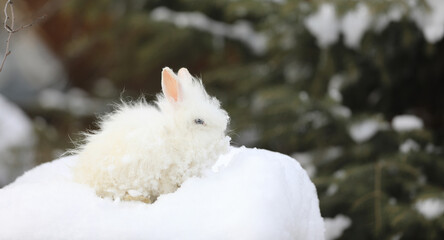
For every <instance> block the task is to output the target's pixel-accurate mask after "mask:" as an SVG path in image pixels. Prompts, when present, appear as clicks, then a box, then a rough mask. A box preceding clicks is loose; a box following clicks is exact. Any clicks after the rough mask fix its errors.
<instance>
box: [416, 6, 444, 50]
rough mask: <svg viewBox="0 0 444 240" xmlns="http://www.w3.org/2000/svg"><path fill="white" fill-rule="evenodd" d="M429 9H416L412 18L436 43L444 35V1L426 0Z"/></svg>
mask: <svg viewBox="0 0 444 240" xmlns="http://www.w3.org/2000/svg"><path fill="white" fill-rule="evenodd" d="M426 2H427V4H428V5H429V9H414V10H413V12H412V16H411V17H412V19H413V20H414V21H415V22H416V24H417V25H418V27H419V28H420V29H421V30H422V32H423V34H424V36H425V38H426V39H427V41H428V42H430V43H436V42H438V41H439V40H441V39H442V37H443V35H444V1H443V0H426Z"/></svg>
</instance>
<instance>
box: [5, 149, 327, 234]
mask: <svg viewBox="0 0 444 240" xmlns="http://www.w3.org/2000/svg"><path fill="white" fill-rule="evenodd" d="M76 161H77V157H76V156H71V157H65V158H61V159H59V160H55V161H53V162H51V163H46V164H43V165H41V166H39V167H37V168H35V169H34V170H32V171H29V172H27V173H26V174H25V175H24V176H22V177H20V178H19V179H17V180H16V181H15V182H14V183H12V184H10V185H9V186H6V187H5V188H3V189H0V212H1V213H2V214H1V215H0V226H2V231H0V239H141V238H142V239H143V238H149V239H324V225H323V220H322V217H321V215H320V211H319V202H318V197H317V194H316V188H315V186H314V185H313V183H312V182H311V181H310V179H309V177H308V176H307V174H306V172H305V171H304V170H303V169H302V168H301V166H300V165H299V163H297V162H296V161H295V160H294V159H292V158H290V157H288V156H285V155H282V154H279V153H275V152H270V151H266V150H260V149H248V148H244V147H242V148H232V149H231V151H230V152H229V153H228V154H226V155H224V156H221V157H220V158H219V160H218V162H217V163H216V164H215V166H214V167H213V168H212V170H208V171H207V172H206V173H205V174H204V176H202V177H200V178H197V177H195V178H190V179H189V180H187V181H185V182H184V184H183V185H182V186H181V187H180V188H179V189H178V190H177V191H176V192H174V193H171V194H165V195H161V196H160V197H159V198H158V200H157V201H156V202H154V203H153V204H145V203H141V202H118V201H112V200H110V199H102V198H99V197H97V196H96V195H95V193H94V190H93V189H91V188H89V187H87V186H85V185H81V184H78V183H75V182H73V181H72V173H71V168H72V166H74V165H75V164H76Z"/></svg>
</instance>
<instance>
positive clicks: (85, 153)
mask: <svg viewBox="0 0 444 240" xmlns="http://www.w3.org/2000/svg"><path fill="white" fill-rule="evenodd" d="M162 91H163V94H159V95H158V96H157V101H156V103H155V104H149V103H146V102H145V101H140V102H137V103H133V104H125V103H124V104H123V105H122V106H120V107H119V108H118V109H117V110H116V111H115V112H113V113H111V114H109V115H107V116H105V117H104V118H103V119H102V120H101V122H100V125H99V126H100V129H99V130H98V131H96V132H93V133H92V134H86V139H85V143H84V144H83V145H82V146H80V147H79V148H78V149H77V150H75V151H76V152H77V154H78V157H79V161H78V164H77V165H76V166H75V167H74V170H73V172H74V179H75V181H77V182H80V183H84V184H87V185H89V186H91V187H93V188H94V189H95V190H96V193H97V194H98V195H99V196H101V197H111V198H114V199H123V200H139V201H144V202H152V201H155V199H156V198H157V197H158V196H159V195H161V194H165V193H170V192H174V191H175V190H176V189H177V188H178V187H179V186H180V185H181V184H182V183H183V182H184V181H185V180H186V179H188V178H189V177H192V176H199V175H200V174H201V173H202V171H203V170H204V169H207V168H209V167H211V166H212V165H213V164H214V163H215V161H216V160H217V158H218V156H219V155H221V154H223V153H225V152H227V151H228V149H229V145H230V138H229V137H228V136H226V134H225V131H226V129H227V124H228V122H229V117H228V115H227V113H226V112H225V111H224V110H223V109H221V107H220V103H219V101H218V100H217V99H216V98H214V97H210V96H209V95H208V94H207V93H206V91H205V89H204V87H203V85H202V82H201V81H200V80H197V79H194V78H193V77H192V76H191V75H190V73H189V72H188V70H187V69H185V68H182V69H180V70H179V72H178V75H176V74H175V73H174V72H173V71H172V70H171V69H169V68H167V67H166V68H164V69H163V70H162Z"/></svg>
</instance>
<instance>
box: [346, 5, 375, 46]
mask: <svg viewBox="0 0 444 240" xmlns="http://www.w3.org/2000/svg"><path fill="white" fill-rule="evenodd" d="M371 20H372V16H371V14H370V11H369V10H368V7H367V5H365V4H364V3H359V4H358V5H357V6H356V8H355V9H354V10H352V11H350V12H347V13H346V14H345V15H344V17H343V18H342V21H341V30H342V32H343V33H344V38H345V39H344V40H345V45H346V46H348V47H350V48H358V47H359V45H360V43H361V39H362V36H363V35H364V33H365V32H366V31H367V29H368V28H369V27H370V23H371Z"/></svg>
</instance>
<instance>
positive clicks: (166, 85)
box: [162, 68, 179, 102]
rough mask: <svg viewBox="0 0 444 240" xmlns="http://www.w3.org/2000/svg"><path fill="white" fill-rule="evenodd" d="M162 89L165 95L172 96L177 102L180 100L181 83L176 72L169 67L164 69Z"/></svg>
mask: <svg viewBox="0 0 444 240" xmlns="http://www.w3.org/2000/svg"><path fill="white" fill-rule="evenodd" d="M162 90H163V93H164V94H165V96H167V97H170V98H172V99H173V100H174V101H175V102H177V101H178V100H179V83H178V82H177V79H176V76H175V74H174V73H173V72H172V71H171V70H169V69H168V68H164V69H163V70H162Z"/></svg>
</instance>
